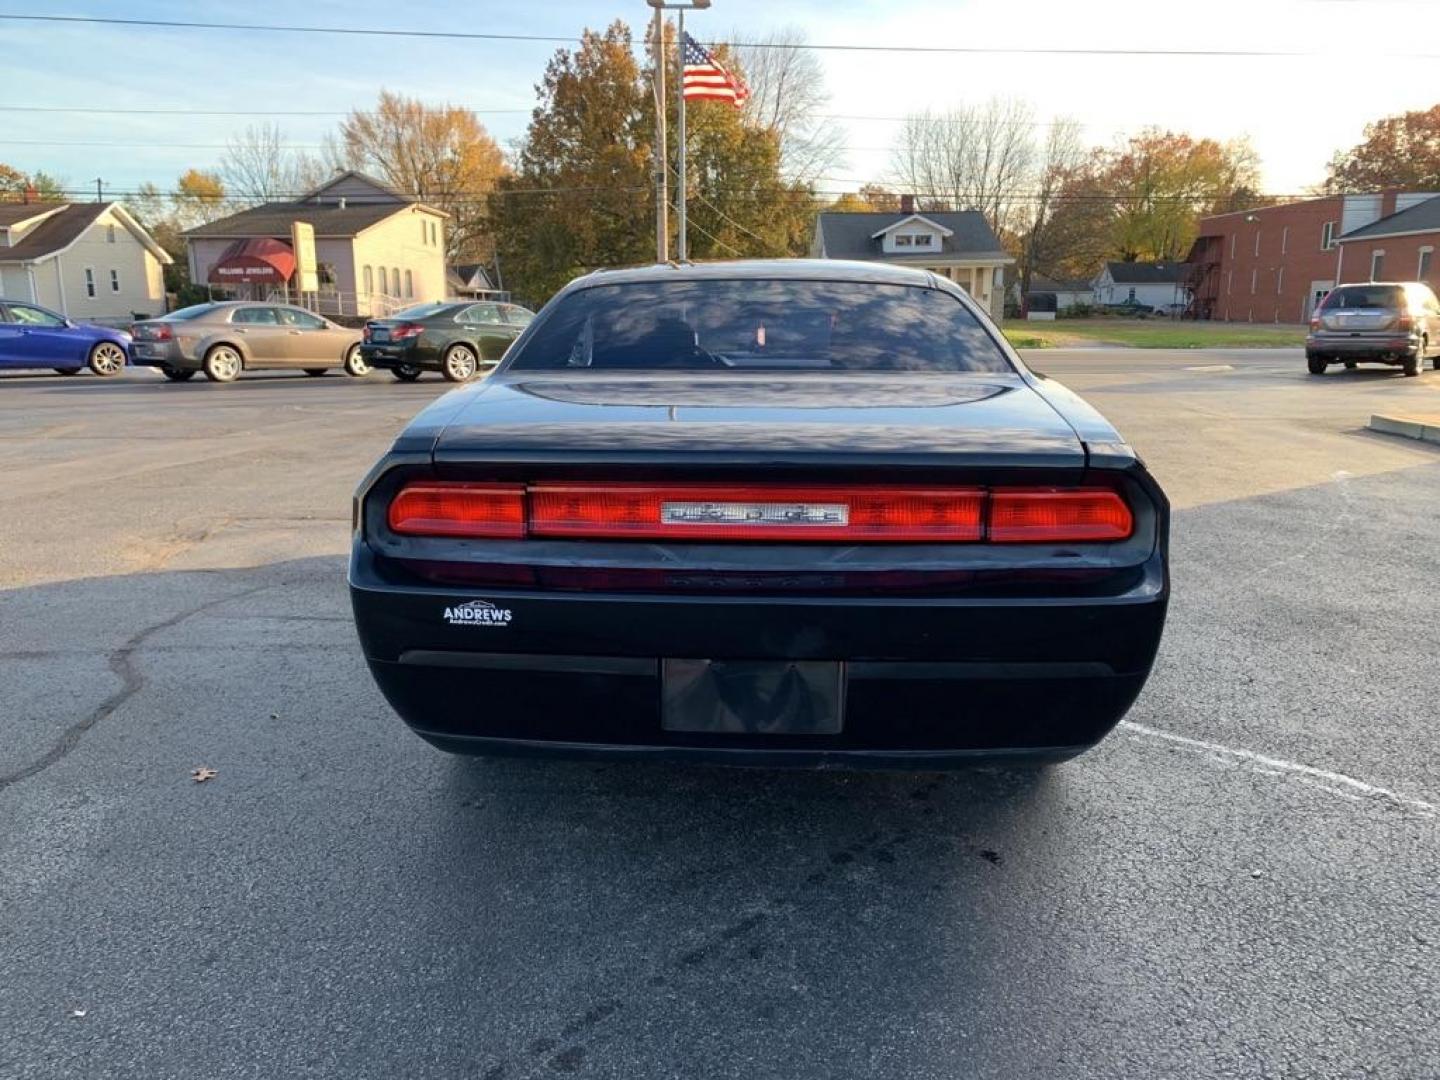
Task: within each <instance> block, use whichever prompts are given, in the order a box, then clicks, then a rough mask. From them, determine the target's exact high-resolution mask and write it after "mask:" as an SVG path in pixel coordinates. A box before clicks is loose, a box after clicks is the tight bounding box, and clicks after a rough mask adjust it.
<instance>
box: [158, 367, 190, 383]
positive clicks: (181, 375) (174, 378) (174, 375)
mask: <svg viewBox="0 0 1440 1080" xmlns="http://www.w3.org/2000/svg"><path fill="white" fill-rule="evenodd" d="M160 374H161V375H164V376H165V378H167V379H169V380H170V381H171V382H189V381H190V380H191V379H193V378H194V377H195V375H196V371H195V369H194V368H173V367H167V368H161V369H160Z"/></svg>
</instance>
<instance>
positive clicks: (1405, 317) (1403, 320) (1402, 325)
mask: <svg viewBox="0 0 1440 1080" xmlns="http://www.w3.org/2000/svg"><path fill="white" fill-rule="evenodd" d="M1395 327H1396V329H1398V330H1404V331H1405V332H1406V333H1407V334H1408V333H1409V332H1410V331H1411V330H1413V329H1415V318H1414V316H1412V315H1410V314H1408V313H1405V312H1402V313H1401V315H1400V321H1399V322H1397V323H1396V324H1395Z"/></svg>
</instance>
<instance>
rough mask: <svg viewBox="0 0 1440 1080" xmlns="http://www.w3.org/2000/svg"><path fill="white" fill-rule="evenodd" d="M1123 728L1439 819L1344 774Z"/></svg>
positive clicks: (1432, 809)
mask: <svg viewBox="0 0 1440 1080" xmlns="http://www.w3.org/2000/svg"><path fill="white" fill-rule="evenodd" d="M1120 727H1121V728H1122V729H1124V730H1125V731H1128V732H1129V733H1130V734H1132V735H1135V736H1137V737H1143V738H1147V739H1160V740H1162V741H1164V742H1168V743H1172V744H1174V745H1176V746H1183V747H1185V748H1186V749H1187V750H1194V751H1195V752H1197V753H1203V754H1219V755H1221V756H1222V757H1227V758H1231V759H1233V760H1236V761H1244V762H1246V763H1248V764H1249V765H1251V766H1253V767H1254V768H1255V771H1256V772H1260V773H1264V774H1265V775H1266V776H1277V775H1281V774H1285V775H1289V776H1293V777H1295V778H1296V779H1297V780H1299V781H1300V782H1301V783H1305V784H1308V785H1309V786H1311V787H1316V788H1319V789H1320V790H1322V791H1327V792H1329V793H1330V794H1332V795H1339V796H1341V797H1342V798H1346V799H1354V800H1359V799H1377V800H1380V801H1382V802H1387V803H1390V804H1391V805H1393V806H1397V807H1400V808H1402V809H1405V810H1409V811H1412V812H1413V813H1417V814H1423V815H1424V816H1425V817H1435V816H1437V815H1440V806H1436V805H1435V804H1434V803H1428V802H1426V801H1425V800H1424V799H1413V798H1411V797H1410V796H1408V795H1401V794H1399V793H1398V792H1395V791H1391V790H1390V789H1389V788H1383V787H1377V786H1376V785H1374V784H1367V783H1365V781H1363V780H1356V779H1355V778H1354V777H1353V776H1346V775H1345V774H1344V773H1337V772H1331V771H1329V770H1328V769H1317V768H1315V767H1314V766H1312V765H1301V764H1300V763H1299V762H1297V761H1285V760H1284V759H1283V758H1273V757H1268V756H1266V755H1265V754H1257V753H1255V751H1253V750H1239V749H1236V748H1235V747H1232V746H1223V745H1221V744H1220V743H1214V742H1207V741H1206V740H1204V739H1192V738H1189V737H1188V736H1185V735H1172V734H1171V733H1170V732H1168V731H1160V730H1158V729H1156V728H1152V727H1146V726H1145V725H1144V724H1137V723H1135V722H1134V721H1133V720H1122V721H1120Z"/></svg>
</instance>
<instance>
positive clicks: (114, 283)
mask: <svg viewBox="0 0 1440 1080" xmlns="http://www.w3.org/2000/svg"><path fill="white" fill-rule="evenodd" d="M110 291H111V292H119V291H120V271H119V270H111V271H110Z"/></svg>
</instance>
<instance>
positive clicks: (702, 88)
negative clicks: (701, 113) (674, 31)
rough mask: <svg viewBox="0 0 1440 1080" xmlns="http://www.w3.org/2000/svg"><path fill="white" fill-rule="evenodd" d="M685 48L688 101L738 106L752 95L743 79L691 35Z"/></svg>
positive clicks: (687, 37) (685, 81) (684, 83)
mask: <svg viewBox="0 0 1440 1080" xmlns="http://www.w3.org/2000/svg"><path fill="white" fill-rule="evenodd" d="M681 44H682V48H683V50H684V65H685V78H684V81H683V83H682V86H683V92H684V94H685V100H686V101H728V102H730V104H732V105H734V106H735V107H736V108H737V109H738V108H740V106H741V105H743V104H744V103H745V99H746V98H747V97H749V96H750V88H749V87H748V86H746V85H745V82H744V80H743V79H741V78H739V77H738V76H736V75H731V74H730V72H728V71H726V70H725V69H724V68H723V67H721V66H720V65H719V63H717V62H716V60H715V58H714V57H713V56H711V55H710V54H709V53H708V52H706V51H705V48H704V46H702V45H701V44H700V43H699V42H698V41H696V40H695V39H694V38H692V37H691V36H690V35H689V34H686V35H685V40H684V41H683V42H682V43H681Z"/></svg>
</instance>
